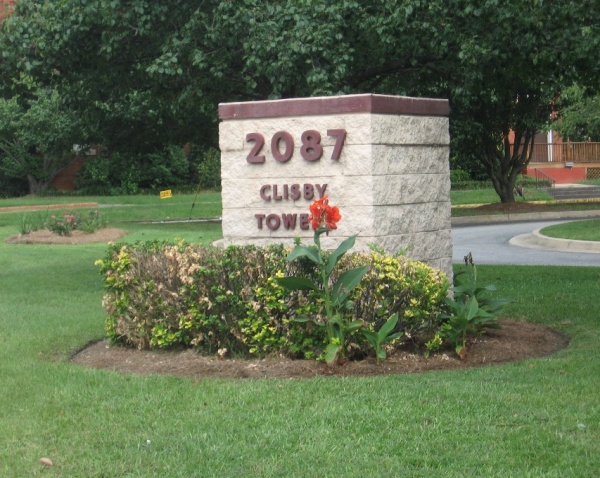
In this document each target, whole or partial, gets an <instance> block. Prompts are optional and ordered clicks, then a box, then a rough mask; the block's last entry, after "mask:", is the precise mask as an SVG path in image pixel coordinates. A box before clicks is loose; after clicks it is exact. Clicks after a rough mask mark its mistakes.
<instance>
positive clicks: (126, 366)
mask: <svg viewBox="0 0 600 478" xmlns="http://www.w3.org/2000/svg"><path fill="white" fill-rule="evenodd" d="M501 324H502V328H501V329H493V330H490V331H489V332H488V333H487V334H486V335H484V336H481V337H478V338H477V339H475V340H474V341H473V343H471V344H470V346H469V353H468V355H467V357H466V360H464V361H462V360H460V359H458V357H456V356H455V355H454V354H453V353H452V352H450V351H448V352H447V353H440V354H436V355H434V356H431V357H429V358H426V357H424V356H423V354H422V353H415V351H411V350H408V349H407V350H398V351H397V352H395V353H394V354H393V355H391V356H390V357H388V359H387V360H386V361H385V362H383V363H382V364H377V363H376V361H375V360H374V359H370V358H369V359H365V360H361V361H356V362H348V363H346V364H344V365H339V366H335V367H328V366H327V364H325V363H323V362H317V361H314V360H291V359H287V358H281V357H273V358H266V359H254V360H246V359H231V358H226V359H224V360H219V359H218V358H216V357H206V356H203V355H200V354H198V353H197V352H195V351H193V350H176V351H153V350H150V351H148V350H135V349H131V348H126V347H121V346H114V345H110V344H109V343H108V342H107V341H101V342H98V343H95V344H92V345H90V346H89V347H87V348H85V349H84V350H82V351H80V352H78V353H77V354H75V355H74V356H73V361H74V362H75V363H77V364H79V365H83V366H87V367H93V368H102V369H109V370H114V371H117V372H122V373H132V374H142V375H146V374H169V375H178V376H187V377H194V378H309V377H319V376H344V377H347V376H374V375H397V374H408V373H423V372H428V371H432V370H451V369H464V368H469V367H483V366H488V365H495V364H500V363H505V362H510V361H516V360H522V359H527V358H533V357H543V356H546V355H550V354H552V353H554V352H556V351H557V350H560V349H562V348H564V347H566V346H567V345H568V343H569V339H568V337H566V336H565V335H563V334H561V333H559V332H556V331H554V330H552V329H550V328H548V327H545V326H542V325H538V324H530V323H527V322H518V321H510V320H504V321H501Z"/></svg>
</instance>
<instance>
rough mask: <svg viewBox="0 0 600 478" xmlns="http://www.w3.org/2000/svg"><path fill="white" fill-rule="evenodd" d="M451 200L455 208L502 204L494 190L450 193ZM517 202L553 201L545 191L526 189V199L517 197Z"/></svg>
mask: <svg viewBox="0 0 600 478" xmlns="http://www.w3.org/2000/svg"><path fill="white" fill-rule="evenodd" d="M450 200H451V202H452V205H453V206H464V205H467V204H495V203H499V202H500V196H498V193H497V192H496V191H494V189H492V188H489V189H470V190H465V191H450ZM515 200H516V202H527V201H551V200H552V197H551V196H550V195H548V194H546V193H545V192H544V191H541V190H538V189H535V188H526V189H525V190H524V197H521V196H516V197H515Z"/></svg>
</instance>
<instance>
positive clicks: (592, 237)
mask: <svg viewBox="0 0 600 478" xmlns="http://www.w3.org/2000/svg"><path fill="white" fill-rule="evenodd" d="M540 232H541V233H542V234H544V235H545V236H549V237H558V238H561V239H575V240H579V241H600V219H591V220H588V221H573V222H567V223H564V224H556V225H555V226H548V227H545V228H544V229H542V230H541V231H540Z"/></svg>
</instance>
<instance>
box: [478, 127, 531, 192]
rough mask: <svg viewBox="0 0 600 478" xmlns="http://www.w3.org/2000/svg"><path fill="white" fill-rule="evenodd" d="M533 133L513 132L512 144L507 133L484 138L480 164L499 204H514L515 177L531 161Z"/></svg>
mask: <svg viewBox="0 0 600 478" xmlns="http://www.w3.org/2000/svg"><path fill="white" fill-rule="evenodd" d="M534 137H535V131H534V130H526V131H514V143H511V142H510V141H509V132H508V131H505V132H504V133H503V134H502V135H501V137H500V138H499V139H498V138H494V137H492V136H487V137H485V138H484V145H485V146H484V148H485V152H484V155H483V158H482V163H483V165H484V166H485V168H486V170H487V173H488V175H489V177H490V179H491V180H492V184H493V186H494V190H495V191H496V193H497V194H498V196H499V197H500V202H502V203H511V202H515V184H516V182H517V177H518V176H519V174H521V173H522V172H523V170H524V169H525V168H526V167H527V165H528V164H529V161H531V157H532V154H533V144H534Z"/></svg>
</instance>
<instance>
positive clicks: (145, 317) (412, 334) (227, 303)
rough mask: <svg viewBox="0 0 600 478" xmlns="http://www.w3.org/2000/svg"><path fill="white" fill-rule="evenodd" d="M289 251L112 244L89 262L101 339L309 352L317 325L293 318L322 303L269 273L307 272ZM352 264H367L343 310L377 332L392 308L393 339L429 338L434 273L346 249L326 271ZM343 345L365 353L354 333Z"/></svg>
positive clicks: (436, 305) (442, 283)
mask: <svg viewBox="0 0 600 478" xmlns="http://www.w3.org/2000/svg"><path fill="white" fill-rule="evenodd" d="M289 250H290V249H289V248H286V247H284V246H282V245H272V246H268V247H264V248H260V247H255V246H244V247H241V246H232V247H229V248H227V249H225V250H223V249H216V248H204V247H200V246H192V245H187V244H167V243H140V244H136V245H113V246H111V247H110V248H109V250H108V252H107V254H106V256H105V258H104V259H103V260H102V261H98V263H99V265H100V266H101V271H102V274H103V275H104V280H105V287H106V290H107V292H106V295H105V297H104V302H103V303H104V307H105V309H106V311H107V313H108V318H107V322H106V328H107V333H108V336H109V337H110V338H111V339H112V340H113V341H116V342H120V343H124V344H128V345H131V346H134V347H138V348H141V349H145V348H164V347H171V346H181V345H183V346H190V347H195V348H197V349H199V350H200V351H202V352H205V353H215V352H217V351H218V350H219V349H223V348H226V349H228V351H229V352H230V353H232V354H244V355H246V354H253V355H260V356H263V355H268V354H285V355H287V356H290V357H306V358H310V357H316V356H319V355H321V353H322V352H323V348H324V346H325V345H326V339H325V336H324V331H323V328H322V327H318V326H316V325H314V324H313V325H312V326H311V324H306V323H302V324H300V323H298V322H296V321H295V320H294V319H295V318H302V317H306V316H310V317H313V318H314V317H316V318H317V319H318V318H319V317H323V314H324V310H323V303H322V302H321V301H320V300H316V299H315V296H314V294H311V292H306V291H295V292H289V291H287V290H285V289H284V288H283V287H281V286H280V285H279V284H278V283H277V281H276V280H275V279H274V278H275V277H282V276H284V275H297V276H302V277H307V276H308V277H310V275H311V274H313V275H314V274H316V270H315V269H314V266H313V265H312V264H311V263H309V262H307V261H294V262H293V263H289V262H287V261H286V257H287V254H288V253H289ZM357 265H368V266H369V270H368V272H367V274H366V275H365V276H364V278H363V281H361V283H360V285H359V286H358V287H357V288H356V289H355V290H354V291H353V292H352V295H351V297H350V302H349V303H350V304H351V306H350V308H349V309H348V311H347V313H348V314H349V315H351V316H352V317H353V318H354V319H359V320H363V321H364V322H365V325H367V326H372V327H373V328H374V329H375V330H379V329H380V327H381V326H382V325H383V323H384V322H385V321H386V320H387V319H388V318H389V317H390V315H391V314H393V313H396V312H397V313H398V315H399V320H398V323H397V325H396V327H395V330H396V331H400V332H403V333H404V335H403V337H402V338H400V339H399V342H398V343H403V342H406V341H421V342H422V343H424V341H425V340H427V339H430V338H432V337H434V336H435V334H436V332H438V331H439V330H440V328H441V326H442V321H441V319H440V314H441V312H442V309H443V307H444V306H445V297H446V295H447V292H448V287H449V284H448V281H447V278H446V277H445V276H444V275H443V273H441V272H439V271H436V270H434V269H432V268H430V267H429V266H427V265H425V264H422V263H420V262H416V261H413V260H410V259H407V258H406V257H404V256H390V255H386V254H380V253H376V252H372V253H369V254H347V255H346V256H344V258H343V259H342V260H341V261H340V263H339V271H336V273H337V274H342V273H343V272H344V271H345V270H348V269H350V268H352V267H356V266H357ZM332 280H333V281H335V280H337V277H332ZM349 344H350V345H349V347H350V350H348V352H347V356H348V357H350V358H356V357H361V356H365V355H366V354H367V353H369V351H370V347H369V345H368V344H367V343H366V341H365V339H364V337H363V336H362V335H359V334H356V336H355V337H351V338H350V340H349Z"/></svg>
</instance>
